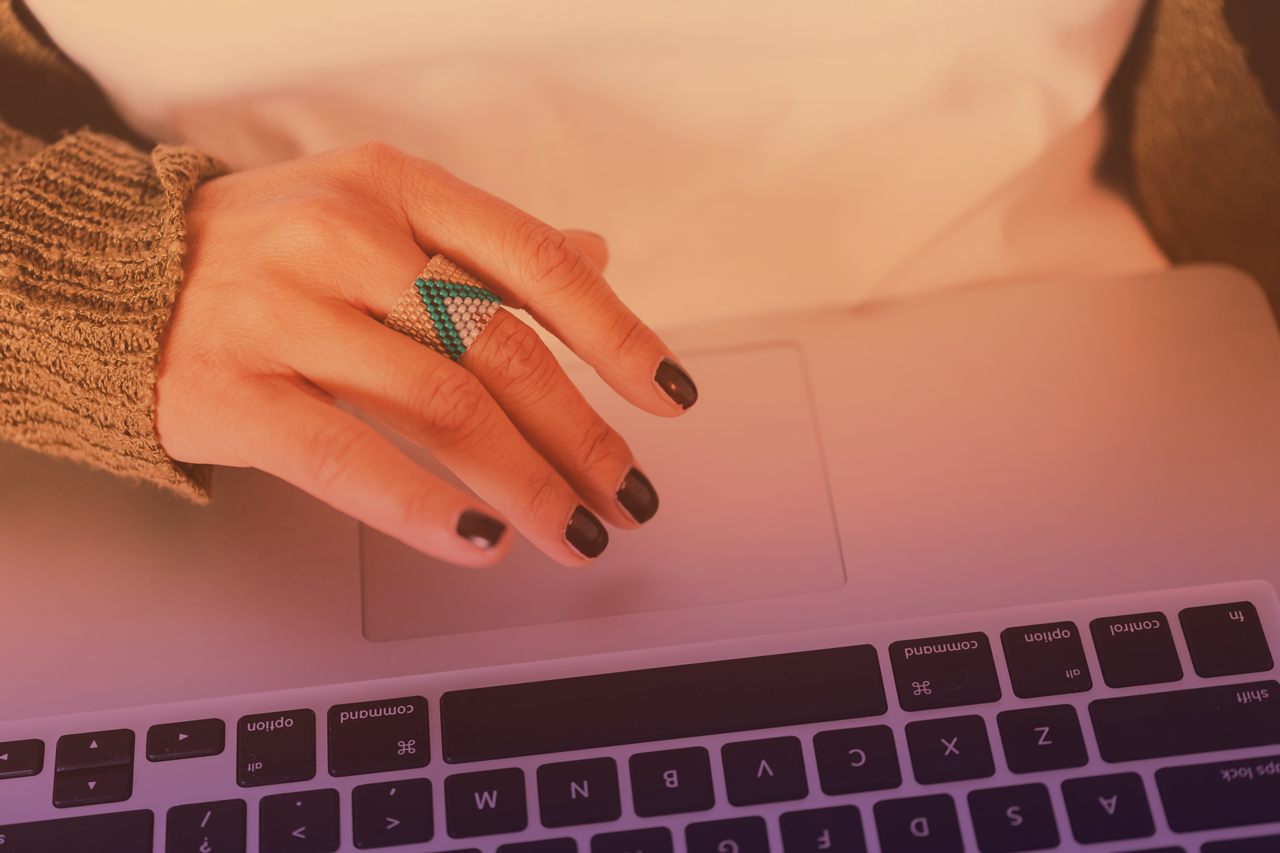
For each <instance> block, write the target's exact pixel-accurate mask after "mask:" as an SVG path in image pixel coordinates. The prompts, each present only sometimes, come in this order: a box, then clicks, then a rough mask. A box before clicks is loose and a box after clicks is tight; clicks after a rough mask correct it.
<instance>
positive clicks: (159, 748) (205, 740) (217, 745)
mask: <svg viewBox="0 0 1280 853" xmlns="http://www.w3.org/2000/svg"><path fill="white" fill-rule="evenodd" d="M226 746H227V724H226V723H224V722H222V720H191V721H189V722H185V723H165V724H164V725H161V726H152V727H151V728H149V729H147V760H148V761H176V760H178V759H182V758H203V757H205V756H208V755H221V754H222V750H224V749H225V748H226Z"/></svg>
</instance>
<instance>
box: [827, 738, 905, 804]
mask: <svg viewBox="0 0 1280 853" xmlns="http://www.w3.org/2000/svg"><path fill="white" fill-rule="evenodd" d="M813 752H814V755H815V756H816V757H817V760H818V781H819V782H820V783H821V784H822V792H823V793H824V794H857V793H860V792H862V791H881V790H884V789H886V788H896V787H898V786H899V785H901V784H902V770H901V768H900V767H899V766H898V748H897V746H895V745H894V742H893V731H892V730H891V729H890V728H889V727H888V726H863V727H861V728H856V729H836V730H834V731H829V732H818V733H817V734H816V735H814V736H813Z"/></svg>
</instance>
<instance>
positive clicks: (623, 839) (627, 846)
mask: <svg viewBox="0 0 1280 853" xmlns="http://www.w3.org/2000/svg"><path fill="white" fill-rule="evenodd" d="M591 853H675V851H674V849H673V848H672V844H671V830H669V829H667V828H666V827H665V826H651V827H648V828H646V829H631V830H627V831H625V832H602V833H600V834H599V835H593V836H591Z"/></svg>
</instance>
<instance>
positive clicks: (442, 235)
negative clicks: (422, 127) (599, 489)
mask: <svg viewBox="0 0 1280 853" xmlns="http://www.w3.org/2000/svg"><path fill="white" fill-rule="evenodd" d="M401 165H402V170H401V172H400V174H401V178H402V180H401V181H400V185H399V190H400V195H401V202H402V204H403V210H404V213H405V216H406V218H407V220H408V222H409V225H410V228H411V229H412V230H413V236H414V240H415V241H416V242H417V243H418V245H419V246H421V247H422V248H423V249H424V250H425V251H426V252H427V254H428V255H430V254H433V253H435V252H441V253H443V254H445V255H446V256H448V257H449V259H450V260H452V261H454V262H455V263H457V264H459V265H460V266H462V267H463V268H465V269H466V270H468V271H469V272H471V273H472V274H473V275H476V276H478V277H479V278H481V279H484V280H485V281H487V282H488V283H490V284H492V285H493V286H494V289H495V291H496V292H497V293H499V295H501V296H502V297H503V300H504V302H506V303H507V304H508V305H510V306H512V307H515V308H523V309H525V310H526V311H528V312H529V313H530V314H531V315H532V316H533V318H534V319H535V320H537V321H538V323H539V324H540V325H542V326H543V327H544V328H546V329H547V330H548V331H550V332H551V333H552V334H554V335H555V336H556V337H558V338H559V339H560V340H562V341H564V343H565V344H566V345H568V347H569V348H570V349H571V350H573V352H574V353H575V354H577V355H578V357H579V358H581V359H582V360H583V361H585V362H587V363H588V364H590V365H591V366H592V367H594V368H595V369H596V372H597V373H599V374H600V376H601V378H603V379H604V380H605V382H607V383H609V385H610V386H612V387H613V389H614V390H615V391H617V392H618V393H619V394H621V395H622V396H623V397H624V398H625V399H627V400H628V401H630V402H631V403H632V404H634V405H636V406H638V407H640V408H642V409H644V410H646V411H648V412H652V413H653V414H657V415H668V416H670V415H678V414H680V413H681V412H683V411H685V410H686V409H688V408H689V407H690V406H692V405H693V404H694V403H695V402H696V401H697V399H698V389H697V386H696V385H695V384H694V382H693V379H692V378H691V377H690V376H689V374H688V372H686V371H685V369H684V367H683V366H681V364H680V362H679V360H678V359H676V357H675V355H674V354H673V353H672V352H671V351H670V350H669V349H668V348H667V346H666V344H664V343H663V342H662V339H661V338H659V337H658V336H657V335H656V334H654V332H653V331H652V330H651V329H650V328H649V327H648V326H646V325H645V324H644V323H643V322H642V321H641V320H640V318H639V317H637V316H636V315H635V314H634V313H632V311H631V309H629V308H628V307H627V306H626V305H625V304H623V302H622V300H621V299H619V298H618V296H617V294H615V293H614V292H613V289H612V288H611V287H609V284H608V282H606V281H605V279H604V276H603V275H602V274H601V272H600V270H599V269H598V268H597V267H596V265H595V264H594V263H593V262H592V260H591V259H590V258H589V257H588V256H587V255H586V253H585V252H583V251H582V250H581V249H580V248H579V247H578V245H577V243H575V242H574V241H573V240H571V239H569V238H567V237H566V236H565V235H564V234H562V233H561V232H560V231H557V230H556V229H555V228H552V227H551V226H550V225H547V224H546V223H544V222H541V221H539V220H538V219H535V218H534V217H532V216H530V215H529V214H527V213H524V212H523V211H521V210H519V209H518V208H516V207H514V206H513V205H510V204H508V203H507V202H505V201H502V200H501V199H499V198H497V197H495V196H492V195H489V194H488V193H486V192H484V191H483V190H480V189H477V188H476V187H473V186H471V185H470V184H467V183H466V182H464V181H461V180H459V179H457V178H455V177H454V176H453V175H451V174H449V173H448V172H447V171H445V170H444V169H443V168H441V167H440V166H438V165H436V164H434V163H430V162H427V161H424V160H417V159H415V158H411V157H407V156H406V158H405V161H404V162H403V163H402V164H401Z"/></svg>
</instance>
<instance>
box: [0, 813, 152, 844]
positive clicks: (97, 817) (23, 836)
mask: <svg viewBox="0 0 1280 853" xmlns="http://www.w3.org/2000/svg"><path fill="white" fill-rule="evenodd" d="M154 824H155V815H154V814H153V813H152V812H151V810H150V809H139V810H138V811H132V812H114V813H112V814H94V815H77V816H76V817H64V818H59V819H57V820H38V821H34V822H32V823H11V824H9V825H8V826H0V850H3V851H4V853H49V851H51V850H60V851H68V853H70V851H75V853H151V835H152V831H153V830H152V827H153V826H154Z"/></svg>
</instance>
